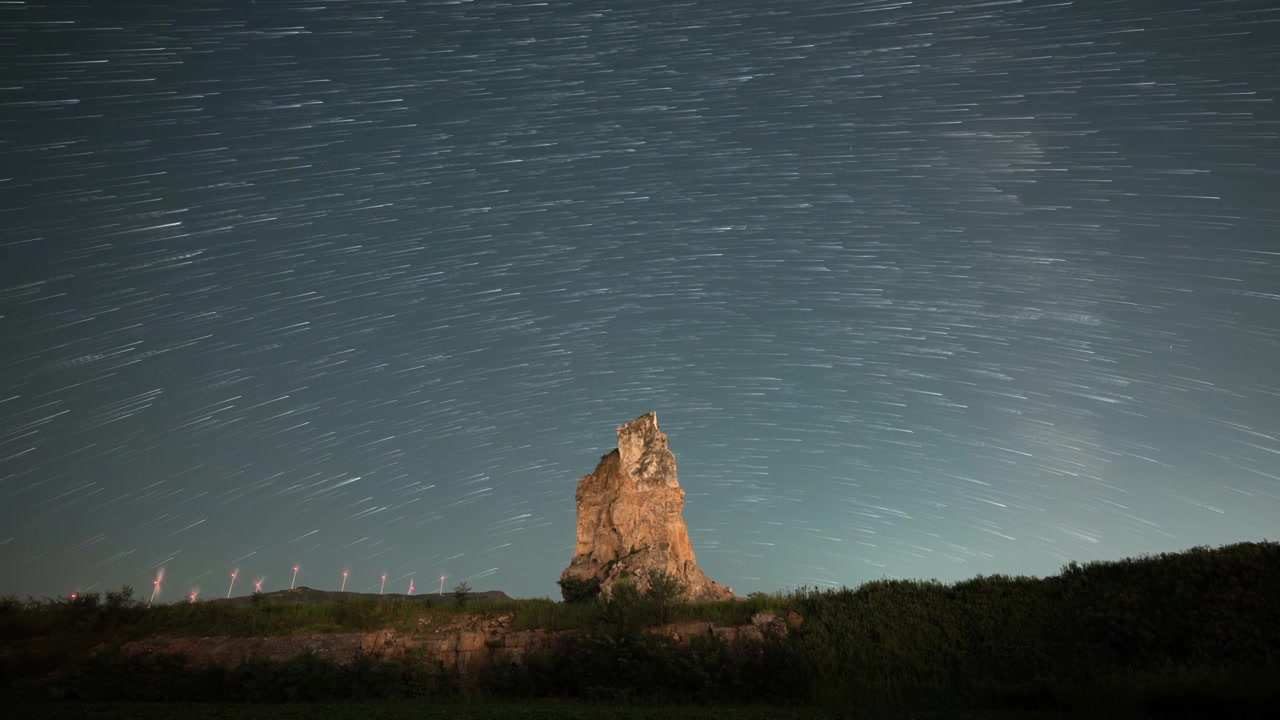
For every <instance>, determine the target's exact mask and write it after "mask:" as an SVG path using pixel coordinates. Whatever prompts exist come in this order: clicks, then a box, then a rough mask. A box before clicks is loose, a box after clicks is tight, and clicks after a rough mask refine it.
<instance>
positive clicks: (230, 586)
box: [227, 570, 236, 597]
mask: <svg viewBox="0 0 1280 720" xmlns="http://www.w3.org/2000/svg"><path fill="white" fill-rule="evenodd" d="M235 586H236V571H235V570H232V571H231V584H230V585H228V586H227V597H231V589H232V588H234V587H235Z"/></svg>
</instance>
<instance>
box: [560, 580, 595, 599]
mask: <svg viewBox="0 0 1280 720" xmlns="http://www.w3.org/2000/svg"><path fill="white" fill-rule="evenodd" d="M557 584H558V585H559V586H560V594H561V596H563V597H564V601H565V602H567V603H584V602H594V601H595V599H596V598H597V597H599V596H600V579H599V578H594V577H592V578H575V577H566V578H560V580H559V582H558V583H557Z"/></svg>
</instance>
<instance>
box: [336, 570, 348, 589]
mask: <svg viewBox="0 0 1280 720" xmlns="http://www.w3.org/2000/svg"><path fill="white" fill-rule="evenodd" d="M346 591H347V571H346V570H343V571H342V589H341V590H339V591H338V592H346Z"/></svg>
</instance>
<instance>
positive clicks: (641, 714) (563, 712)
mask: <svg viewBox="0 0 1280 720" xmlns="http://www.w3.org/2000/svg"><path fill="white" fill-rule="evenodd" d="M14 709H16V710H17V712H16V713H14V714H13V715H9V716H8V717H14V718H42V719H44V720H169V719H170V718H176V719H180V720H837V719H842V718H856V719H858V720H1023V719H1027V720H1033V719H1034V720H1060V719H1065V718H1068V717H1073V716H1068V715H1061V714H1052V713H999V712H992V713H971V712H957V713H946V712H931V713H848V714H842V713H833V712H830V711H826V710H820V709H816V708H765V707H741V706H724V707H698V706H690V707H619V706H608V705H597V704H591V703H570V702H531V703H490V702H483V703H443V704H434V703H421V702H400V703H340V704H324V705H319V704H310V703H307V704H296V705H242V704H237V705H215V704H208V703H87V704H86V703H42V704H22V705H17V706H16V707H15V708H14ZM1074 717H1099V716H1097V715H1093V714H1088V715H1078V716H1074ZM1206 717H1214V716H1206Z"/></svg>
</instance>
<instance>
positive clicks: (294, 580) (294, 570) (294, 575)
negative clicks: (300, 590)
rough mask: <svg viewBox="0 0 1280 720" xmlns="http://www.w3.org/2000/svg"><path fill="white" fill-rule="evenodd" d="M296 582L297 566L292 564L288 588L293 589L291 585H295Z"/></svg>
mask: <svg viewBox="0 0 1280 720" xmlns="http://www.w3.org/2000/svg"><path fill="white" fill-rule="evenodd" d="M297 583H298V566H297V565H294V566H293V580H292V581H290V582H289V589H290V590H292V589H293V586H294V585H296V584H297Z"/></svg>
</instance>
